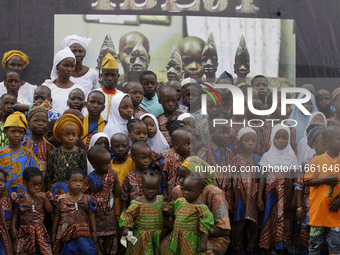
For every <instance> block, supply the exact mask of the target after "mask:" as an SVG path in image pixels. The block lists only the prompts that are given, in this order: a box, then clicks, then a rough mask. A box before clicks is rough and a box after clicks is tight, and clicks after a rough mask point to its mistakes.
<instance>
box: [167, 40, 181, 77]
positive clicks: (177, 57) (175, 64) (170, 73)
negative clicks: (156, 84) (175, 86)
mask: <svg viewBox="0 0 340 255" xmlns="http://www.w3.org/2000/svg"><path fill="white" fill-rule="evenodd" d="M166 70H167V77H168V80H169V81H171V80H177V81H179V80H181V79H182V75H183V71H182V58H181V54H179V50H178V47H177V45H175V46H174V47H173V48H172V51H171V54H170V57H169V62H168V64H167V65H166Z"/></svg>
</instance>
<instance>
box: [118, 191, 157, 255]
mask: <svg viewBox="0 0 340 255" xmlns="http://www.w3.org/2000/svg"><path fill="white" fill-rule="evenodd" d="M163 202H164V197H163V196H161V195H158V196H157V197H156V202H154V203H153V204H143V203H140V202H138V201H136V200H132V201H131V204H130V206H129V208H127V209H126V210H124V211H123V212H122V215H121V216H120V220H119V227H121V228H131V229H133V235H134V236H135V237H137V239H138V241H137V243H136V244H135V245H132V243H131V242H129V244H128V248H127V251H126V253H125V254H134V255H135V254H140V255H144V254H160V253H161V233H162V231H163V210H162V209H161V206H162V203H163Z"/></svg>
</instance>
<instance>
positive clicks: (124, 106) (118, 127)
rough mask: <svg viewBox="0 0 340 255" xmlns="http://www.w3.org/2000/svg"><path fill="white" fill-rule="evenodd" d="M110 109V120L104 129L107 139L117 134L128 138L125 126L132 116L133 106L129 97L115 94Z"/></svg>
mask: <svg viewBox="0 0 340 255" xmlns="http://www.w3.org/2000/svg"><path fill="white" fill-rule="evenodd" d="M111 109H112V110H111V111H110V118H109V121H108V123H107V125H106V126H105V128H104V133H105V134H107V135H108V136H109V137H112V136H113V135H114V134H117V133H122V134H124V135H126V136H128V135H129V132H128V130H127V127H126V125H127V123H128V121H129V120H130V119H131V118H132V114H133V105H132V101H131V98H130V96H129V95H128V94H124V93H119V94H117V95H116V96H115V97H114V98H113V99H112V102H111Z"/></svg>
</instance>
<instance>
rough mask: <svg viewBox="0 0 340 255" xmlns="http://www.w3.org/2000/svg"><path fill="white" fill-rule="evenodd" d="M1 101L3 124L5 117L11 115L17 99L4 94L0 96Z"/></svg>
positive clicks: (11, 95) (9, 94)
mask: <svg viewBox="0 0 340 255" xmlns="http://www.w3.org/2000/svg"><path fill="white" fill-rule="evenodd" d="M1 99H2V101H3V113H2V117H1V122H2V123H3V124H5V122H6V119H7V117H8V116H9V115H11V114H12V113H13V106H14V105H15V104H16V103H17V98H16V97H15V95H13V94H11V93H6V94H3V95H2V96H1Z"/></svg>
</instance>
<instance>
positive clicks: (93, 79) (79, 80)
mask: <svg viewBox="0 0 340 255" xmlns="http://www.w3.org/2000/svg"><path fill="white" fill-rule="evenodd" d="M91 41H92V39H91V38H85V37H80V36H77V35H69V36H66V37H65V39H64V40H63V42H62V43H61V46H63V47H64V48H65V47H69V48H70V49H71V51H72V52H73V54H74V56H75V57H76V66H75V70H74V72H73V74H72V76H71V78H70V80H71V81H73V82H74V83H76V84H79V85H81V86H83V88H84V93H85V96H87V94H88V93H89V92H90V91H91V90H94V89H97V88H99V86H98V72H97V71H96V70H94V69H92V68H88V67H87V66H84V65H83V59H84V58H85V56H86V52H87V50H88V48H89V46H90V43H91Z"/></svg>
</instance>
